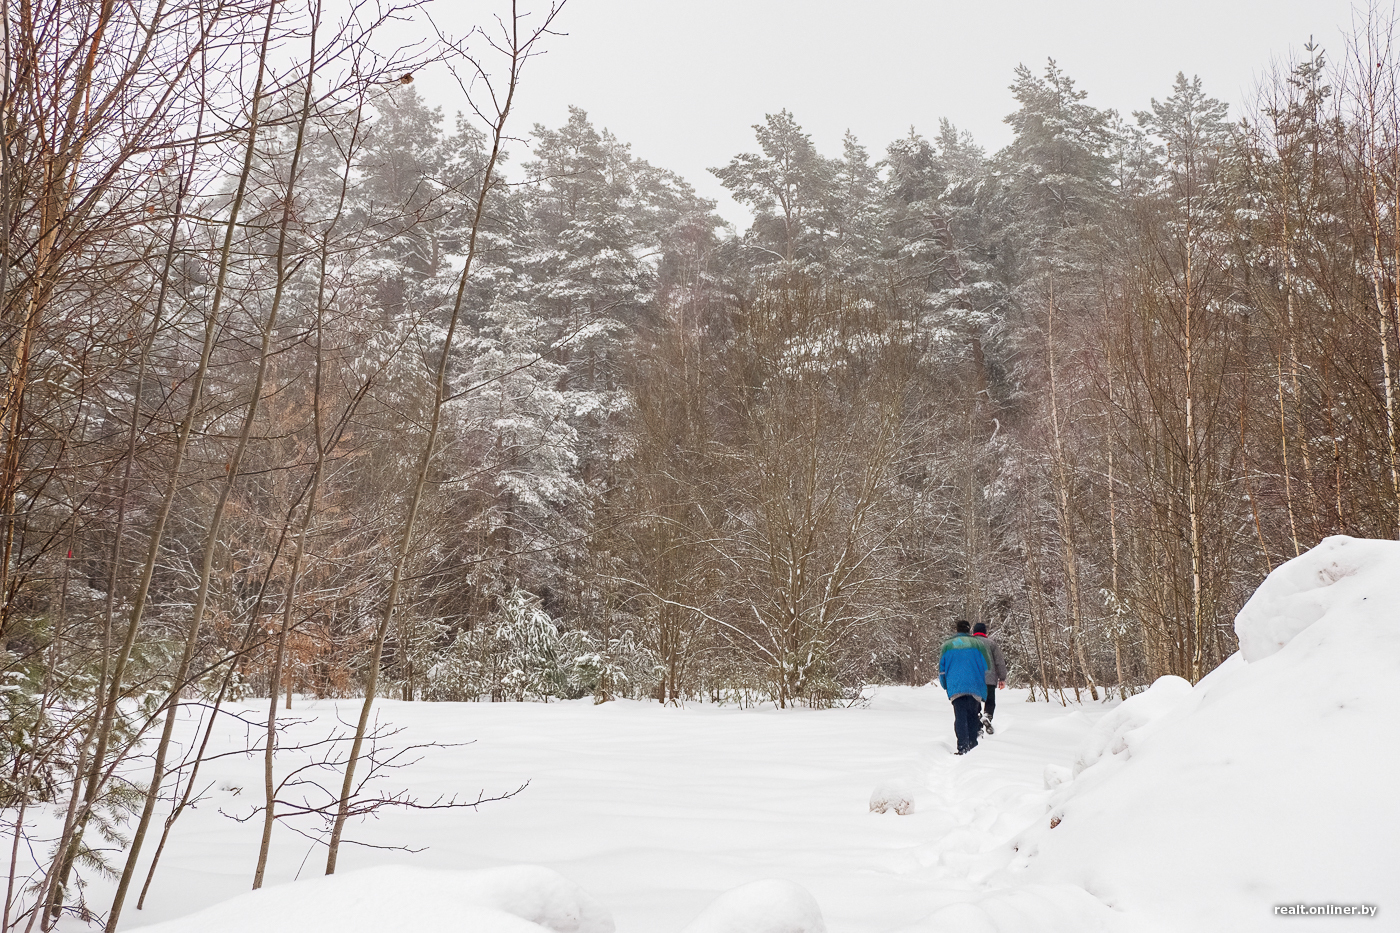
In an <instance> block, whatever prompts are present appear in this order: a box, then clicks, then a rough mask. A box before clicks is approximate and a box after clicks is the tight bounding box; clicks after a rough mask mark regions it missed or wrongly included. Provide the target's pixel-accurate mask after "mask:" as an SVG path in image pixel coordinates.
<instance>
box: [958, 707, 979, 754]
mask: <svg viewBox="0 0 1400 933" xmlns="http://www.w3.org/2000/svg"><path fill="white" fill-rule="evenodd" d="M981 713H982V704H981V703H980V702H978V700H977V698H976V697H975V696H970V695H968V694H963V695H962V696H959V697H953V734H954V735H956V736H957V737H958V751H960V752H966V751H971V750H972V749H974V748H976V747H977V730H978V729H979V727H980V726H979V723H978V721H977V720H978V716H980V715H981Z"/></svg>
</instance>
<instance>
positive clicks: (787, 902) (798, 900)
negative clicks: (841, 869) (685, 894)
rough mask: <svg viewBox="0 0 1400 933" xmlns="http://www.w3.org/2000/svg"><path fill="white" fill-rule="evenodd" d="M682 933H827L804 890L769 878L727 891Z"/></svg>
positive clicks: (813, 904)
mask: <svg viewBox="0 0 1400 933" xmlns="http://www.w3.org/2000/svg"><path fill="white" fill-rule="evenodd" d="M681 933H826V921H824V920H823V919H822V912H821V909H820V908H819V907H818V906H817V902H816V901H815V900H813V899H812V895H811V894H810V893H808V891H807V889H806V888H804V887H802V886H801V885H799V884H794V883H793V882H791V881H782V880H780V879H777V878H768V879H764V880H763V881H753V882H750V883H748V884H745V885H740V886H739V887H737V888H734V889H733V890H731V891H726V892H725V893H724V894H721V895H720V896H719V897H718V898H716V899H715V900H714V902H713V903H711V904H710V906H709V907H706V908H705V911H704V912H703V913H702V914H700V916H698V917H696V918H695V919H694V920H692V921H691V922H690V923H689V924H688V925H687V926H686V928H685V929H684V930H682V931H681Z"/></svg>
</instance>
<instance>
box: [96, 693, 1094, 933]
mask: <svg viewBox="0 0 1400 933" xmlns="http://www.w3.org/2000/svg"><path fill="white" fill-rule="evenodd" d="M1025 698H1026V693H1025V691H1023V690H1011V691H1006V692H1005V693H1004V695H1003V697H1002V699H1001V701H1000V703H999V705H998V708H997V719H998V722H999V728H998V730H997V734H996V736H994V737H993V738H991V739H988V740H986V741H985V742H984V743H983V745H982V746H981V747H980V748H979V749H978V750H977V753H976V754H974V755H969V756H966V757H964V758H958V757H955V756H954V755H953V754H952V749H953V735H952V731H953V730H952V713H951V707H950V706H949V705H948V701H947V699H946V697H944V696H943V695H942V693H941V691H939V690H938V689H937V688H936V687H924V688H917V689H914V688H907V687H902V688H901V687H888V688H882V689H880V690H878V691H876V692H875V695H874V696H873V698H872V699H871V700H870V702H869V703H868V705H866V706H864V707H855V708H850V709H834V710H822V711H813V710H788V711H777V710H773V709H772V708H767V709H750V710H738V709H735V708H732V707H714V706H709V705H705V706H695V705H692V706H689V707H687V708H683V709H676V708H671V707H663V706H660V705H659V704H656V703H639V702H628V701H618V702H614V703H608V704H604V705H602V706H594V705H593V704H592V703H590V702H588V701H579V702H572V703H550V704H539V703H521V704H517V703H497V704H491V703H463V704H446V703H439V704H428V703H412V704H410V703H400V702H392V701H386V702H384V703H383V704H381V705H379V706H378V709H379V711H380V716H381V718H382V719H383V720H385V721H387V722H392V723H394V724H395V725H399V726H403V727H405V732H403V733H401V734H400V735H399V736H397V737H396V738H395V740H394V741H395V742H397V743H399V744H406V743H409V742H426V741H437V742H443V743H457V742H470V743H472V744H468V745H462V746H460V747H457V748H446V749H438V750H429V751H428V752H427V754H426V757H425V758H424V759H423V760H422V761H420V762H419V763H418V764H417V765H414V766H413V767H412V768H411V769H410V770H408V771H404V772H401V773H400V774H399V775H398V776H397V778H396V780H397V781H398V782H399V783H400V784H401V785H411V786H412V788H413V790H414V792H415V793H416V794H418V795H419V796H420V797H423V798H432V797H435V796H437V795H438V794H453V793H457V794H459V795H466V796H471V797H475V795H476V793H477V792H478V791H479V790H485V791H487V792H488V793H495V792H500V791H506V790H510V789H513V788H515V787H517V786H519V785H520V784H522V783H524V782H526V781H529V782H530V785H529V787H528V788H526V789H525V790H524V791H523V792H522V793H521V794H519V795H518V796H517V797H515V798H513V799H511V800H507V801H503V802H500V803H492V804H486V805H483V806H482V807H481V808H480V809H479V810H478V811H475V812H473V811H471V810H465V811H429V812H404V811H390V812H386V813H385V814H384V815H383V816H381V818H379V819H378V820H373V821H369V822H366V823H363V824H361V825H358V826H356V827H354V830H353V836H354V838H355V839H357V840H360V841H363V842H368V843H372V844H375V845H401V846H411V847H414V848H421V847H427V848H426V851H423V852H420V853H418V854H408V853H404V852H392V851H380V850H374V849H365V848H356V847H349V848H347V849H345V850H343V851H342V855H341V859H340V866H339V869H338V871H340V872H346V871H353V870H355V869H358V868H365V867H368V866H373V865H385V864H398V865H412V866H420V867H423V868H430V869H481V868H496V867H501V866H512V865H520V864H530V865H542V866H545V867H548V868H551V869H554V870H556V871H557V872H559V873H561V874H562V875H564V876H565V877H567V878H569V879H570V880H572V881H573V882H575V883H577V884H578V885H579V886H580V887H581V888H583V889H584V890H585V891H587V892H588V893H589V894H591V895H592V897H593V898H594V899H595V900H596V901H597V902H598V903H600V904H602V905H603V906H605V907H606V908H607V909H609V910H610V911H611V912H612V915H613V917H614V919H615V921H616V924H617V929H618V931H619V933H668V931H679V930H681V929H682V928H683V927H684V926H685V925H686V924H687V923H688V922H690V921H691V920H692V919H694V918H695V917H697V916H698V915H699V914H700V913H701V912H702V911H703V910H704V909H705V908H706V907H707V906H709V905H710V903H711V902H712V901H714V900H715V899H716V898H717V897H719V896H720V895H721V894H723V893H724V892H726V891H728V890H729V889H731V888H735V887H737V886H739V885H743V884H745V883H747V882H753V881H757V880H761V879H784V880H788V881H792V882H795V883H797V884H798V885H801V886H802V887H803V888H805V889H806V890H807V891H809V892H811V894H812V896H813V897H814V898H815V899H816V900H817V903H818V904H819V905H820V908H821V912H822V915H823V916H824V917H825V921H826V924H827V926H828V928H829V929H830V930H832V931H834V933H861V931H872V933H873V931H884V930H891V929H896V928H898V927H900V926H902V925H906V924H910V923H914V922H915V921H917V920H919V919H920V918H923V917H925V916H927V915H928V914H930V913H931V912H933V911H935V910H937V909H938V908H940V907H943V906H945V905H948V904H950V903H953V902H956V901H958V900H962V899H966V898H971V897H975V896H977V895H978V894H979V893H981V892H983V891H985V890H986V885H985V884H984V883H983V882H982V880H981V876H982V875H983V874H985V873H987V872H989V871H991V870H994V869H995V868H997V867H1000V866H1005V865H1006V864H1007V863H1009V862H1010V858H1011V853H1010V851H1009V849H1007V851H1005V852H1003V853H999V854H994V855H992V856H991V857H990V858H987V857H982V856H980V855H979V853H982V852H983V851H984V850H989V849H995V848H996V847H997V846H999V845H1000V844H1002V843H1004V842H1006V841H1007V840H1009V839H1010V838H1011V837H1012V836H1014V835H1015V834H1016V833H1017V832H1019V831H1020V830H1022V829H1024V828H1025V826H1026V825H1027V824H1028V823H1030V822H1032V821H1033V820H1035V819H1037V818H1039V817H1040V816H1042V815H1043V814H1044V813H1045V812H1046V807H1047V804H1048V798H1049V793H1048V792H1047V791H1046V790H1045V787H1044V780H1043V773H1044V770H1045V766H1046V764H1047V763H1053V764H1057V765H1060V766H1063V767H1069V766H1070V765H1072V763H1073V761H1074V756H1075V753H1076V751H1077V750H1078V748H1079V746H1080V745H1081V744H1083V742H1084V741H1086V740H1087V738H1088V737H1089V734H1090V730H1091V729H1092V727H1093V724H1094V723H1095V721H1096V720H1097V719H1098V718H1099V717H1101V716H1102V715H1104V714H1105V712H1106V711H1107V710H1108V709H1109V708H1110V707H1108V706H1104V705H1097V706H1096V705H1094V704H1088V705H1087V706H1086V707H1085V708H1082V709H1073V708H1071V709H1069V710H1066V709H1062V708H1061V707H1060V706H1059V705H1058V704H1056V705H1047V704H1046V703H1044V702H1039V703H1026V702H1024V701H1025ZM295 706H296V709H294V710H293V715H295V716H297V717H301V718H305V719H308V720H310V719H312V718H313V717H314V721H313V722H308V723H307V724H306V725H305V726H302V727H299V728H298V730H297V731H298V732H300V733H302V734H304V735H306V736H308V737H312V736H319V735H321V734H323V733H324V732H325V731H327V729H328V727H329V726H330V725H333V724H334V718H333V717H334V716H335V715H337V712H338V714H339V715H341V716H345V717H348V716H351V715H353V714H354V712H355V710H354V708H353V704H351V703H345V702H341V703H338V704H337V703H332V702H328V701H327V702H319V703H315V702H298V703H296V704H295ZM245 711H246V713H247V714H248V715H250V716H255V715H258V714H259V713H261V712H262V707H261V706H257V707H254V706H249V707H246V708H245ZM222 741H223V743H224V745H225V747H226V748H227V747H237V748H241V747H243V743H244V741H245V729H244V727H243V726H242V725H239V726H237V728H236V729H235V728H233V727H229V728H228V729H227V730H225V732H224V736H223V739H222ZM261 765H262V763H261V760H260V759H253V760H247V759H243V758H241V757H239V758H231V759H230V758H226V759H220V760H218V761H216V762H214V763H213V764H212V766H209V765H206V770H205V772H204V774H205V775H207V776H206V777H203V778H202V780H201V784H203V783H207V782H213V788H212V789H211V791H210V799H209V800H208V801H207V802H205V803H203V804H201V805H200V807H199V808H198V809H197V810H195V811H193V812H190V813H187V814H186V815H185V816H183V817H182V818H181V821H180V823H178V824H177V828H176V832H175V834H174V836H173V838H172V841H171V843H170V846H169V849H168V852H167V854H166V855H165V856H164V857H163V859H164V860H165V861H164V864H163V865H162V867H161V869H160V873H159V874H158V875H157V877H156V881H155V884H154V885H153V886H152V889H151V894H150V897H149V899H148V902H147V905H146V909H145V910H143V911H141V912H140V913H136V912H135V911H130V910H129V911H128V912H127V914H126V918H125V919H124V921H123V926H124V927H128V928H134V927H135V926H136V925H138V924H146V923H152V922H155V921H159V920H165V919H169V918H172V917H178V916H180V915H182V914H186V913H189V912H191V911H195V910H198V909H199V908H202V907H205V906H208V905H210V904H213V903H215V902H218V901H221V900H223V899H225V898H229V897H232V896H234V895H236V894H239V893H241V892H243V891H246V890H247V889H248V887H249V884H250V882H251V879H252V873H253V868H254V864H255V861H256V855H257V844H258V833H259V831H260V827H259V825H258V824H257V822H256V821H253V822H249V823H244V824H239V823H236V822H234V821H233V820H231V819H229V818H227V817H225V816H223V815H221V814H220V812H219V811H220V810H221V809H222V810H223V811H225V812H227V813H236V814H239V815H242V814H243V813H245V812H246V811H247V810H248V809H249V806H250V798H258V797H260V795H261V793H262V773H261ZM890 784H893V785H895V786H899V787H903V788H905V789H907V790H909V791H911V792H912V796H913V797H914V798H915V812H914V813H912V814H910V815H906V816H899V815H897V814H895V813H894V812H892V811H891V812H888V813H885V814H876V813H872V812H870V809H869V805H870V799H871V795H872V792H873V791H874V790H875V789H876V788H877V787H879V786H881V785H890ZM386 786H392V784H389V785H386ZM278 832H279V835H278V836H276V837H275V838H274V845H273V850H272V851H273V856H272V862H271V865H270V867H269V879H270V880H269V884H278V883H281V882H285V881H290V880H291V879H292V878H293V877H295V876H296V874H297V872H298V869H300V870H301V877H302V878H308V877H315V876H316V875H318V874H320V872H322V871H323V870H324V859H325V856H324V849H323V848H322V847H320V846H316V847H315V849H314V850H311V851H310V856H309V858H308V857H306V856H307V853H308V850H309V849H311V844H310V843H309V842H307V841H305V840H303V839H302V838H301V837H299V836H296V835H294V834H293V833H291V832H290V831H288V830H284V829H279V831H278ZM304 858H305V865H304V866H303V864H302V862H303V859H304ZM984 863H985V864H984ZM89 897H90V899H91V900H92V901H93V903H94V905H98V906H100V905H102V904H103V903H104V897H103V894H102V893H101V891H100V890H99V889H98V888H97V886H94V887H93V888H92V889H90V892H89ZM183 929H189V930H191V931H193V930H195V929H197V927H193V926H191V927H185V928H183Z"/></svg>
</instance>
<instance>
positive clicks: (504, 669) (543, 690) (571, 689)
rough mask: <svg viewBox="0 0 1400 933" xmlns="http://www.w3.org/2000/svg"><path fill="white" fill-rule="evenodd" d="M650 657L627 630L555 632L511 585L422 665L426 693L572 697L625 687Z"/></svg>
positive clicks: (534, 601)
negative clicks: (488, 617)
mask: <svg viewBox="0 0 1400 933" xmlns="http://www.w3.org/2000/svg"><path fill="white" fill-rule="evenodd" d="M654 665H655V659H654V658H653V657H652V656H651V654H650V653H649V652H648V651H647V650H646V649H645V648H643V647H642V646H641V645H639V644H638V643H637V641H636V638H635V637H634V636H633V635H632V632H631V631H630V630H625V631H623V633H622V634H621V635H620V636H617V637H614V638H608V639H603V638H599V637H596V636H594V635H591V634H589V633H588V632H585V631H582V630H577V629H575V630H573V631H568V632H562V633H561V632H560V631H559V628H558V626H557V625H555V623H554V620H553V619H551V618H550V617H549V614H548V613H547V612H545V611H544V608H543V607H542V606H541V605H540V600H539V598H538V597H536V596H535V595H534V594H532V593H529V592H527V591H526V590H522V589H520V588H519V587H517V588H515V589H513V590H511V592H510V594H509V595H507V596H506V597H505V598H504V599H503V600H501V605H500V609H499V610H498V612H497V613H496V616H495V618H494V619H493V620H492V622H491V623H490V624H488V625H485V626H481V627H479V628H476V629H471V630H469V631H462V632H458V633H457V635H456V636H455V637H454V638H453V640H452V642H451V643H450V644H449V645H448V646H447V647H446V648H444V649H443V650H442V651H441V652H440V653H439V654H438V656H437V659H436V661H435V663H434V664H433V665H432V667H431V668H430V669H429V672H428V677H427V688H426V690H425V692H424V696H425V698H426V699H429V700H475V699H478V698H480V697H482V696H488V695H489V696H490V697H491V698H493V699H497V700H517V701H519V700H541V699H547V698H550V697H558V698H560V699H565V700H576V699H579V698H580V697H585V696H588V695H589V694H594V695H596V696H598V697H599V698H600V699H612V697H613V696H614V695H616V694H622V695H630V694H632V693H634V692H635V690H636V689H639V688H640V687H641V686H642V685H643V684H645V683H646V682H647V681H648V680H649V679H650V674H651V671H652V668H653V667H654Z"/></svg>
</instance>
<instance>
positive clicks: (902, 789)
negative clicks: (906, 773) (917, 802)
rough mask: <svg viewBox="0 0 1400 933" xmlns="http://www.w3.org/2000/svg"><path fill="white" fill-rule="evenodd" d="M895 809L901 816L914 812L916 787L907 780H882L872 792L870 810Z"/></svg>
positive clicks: (877, 811)
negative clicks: (911, 785)
mask: <svg viewBox="0 0 1400 933" xmlns="http://www.w3.org/2000/svg"><path fill="white" fill-rule="evenodd" d="M890 810H893V811H894V812H895V813H898V814H899V815H900V816H908V815H909V814H911V813H913V812H914V789H913V788H912V787H910V786H909V783H908V782H907V781H881V782H880V783H879V784H876V785H875V789H874V790H873V791H871V792H870V812H871V813H885V812H887V811H890Z"/></svg>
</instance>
